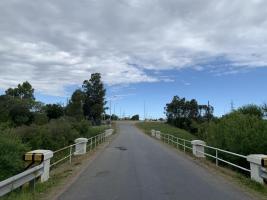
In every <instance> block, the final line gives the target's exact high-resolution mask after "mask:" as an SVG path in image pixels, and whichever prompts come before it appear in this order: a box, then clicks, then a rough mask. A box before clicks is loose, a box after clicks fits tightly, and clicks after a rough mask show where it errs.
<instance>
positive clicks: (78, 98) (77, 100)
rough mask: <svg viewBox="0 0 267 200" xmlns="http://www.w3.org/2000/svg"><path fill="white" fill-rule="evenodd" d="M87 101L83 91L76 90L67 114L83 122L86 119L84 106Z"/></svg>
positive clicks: (67, 108)
mask: <svg viewBox="0 0 267 200" xmlns="http://www.w3.org/2000/svg"><path fill="white" fill-rule="evenodd" d="M84 100H85V94H84V92H83V91H81V90H79V89H78V90H75V91H74V93H73V94H72V96H71V100H70V102H69V104H68V105H67V107H66V114H67V115H68V116H71V117H74V118H76V119H77V120H78V121H81V120H82V119H83V118H84V114H83V104H84Z"/></svg>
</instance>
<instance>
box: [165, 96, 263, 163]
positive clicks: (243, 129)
mask: <svg viewBox="0 0 267 200" xmlns="http://www.w3.org/2000/svg"><path fill="white" fill-rule="evenodd" d="M213 111H214V108H213V107H212V106H210V105H209V104H208V105H199V104H198V103H197V101H196V100H195V99H192V100H186V99H185V98H180V97H178V96H175V97H174V98H173V99H172V101H171V102H170V103H168V104H166V107H165V112H166V116H167V123H169V124H172V125H174V126H176V127H178V128H181V129H186V130H188V131H189V132H191V133H192V134H194V135H195V136H196V137H197V138H199V139H201V140H204V141H206V142H207V143H208V145H211V146H214V147H218V148H221V149H225V150H228V151H232V152H235V153H239V154H242V155H249V154H267V120H266V118H267V105H266V104H263V105H260V106H258V105H255V104H248V105H245V106H242V107H240V108H237V109H232V110H231V111H230V112H229V113H227V114H225V115H223V116H221V117H215V116H214V115H213ZM209 153H211V154H214V152H213V151H211V152H209ZM219 156H220V157H221V158H226V159H227V160H229V161H232V162H235V163H237V164H239V165H242V166H244V167H249V166H248V162H247V161H246V160H245V159H240V158H237V157H233V156H229V155H226V154H222V153H221V154H220V155H219Z"/></svg>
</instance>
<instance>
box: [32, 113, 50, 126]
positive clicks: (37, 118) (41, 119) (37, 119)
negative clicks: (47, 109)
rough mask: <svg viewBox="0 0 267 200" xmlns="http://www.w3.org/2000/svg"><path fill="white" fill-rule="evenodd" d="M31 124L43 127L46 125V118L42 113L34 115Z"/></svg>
mask: <svg viewBox="0 0 267 200" xmlns="http://www.w3.org/2000/svg"><path fill="white" fill-rule="evenodd" d="M33 123H34V124H36V125H44V124H47V123H48V117H47V115H46V114H43V113H35V114H34V120H33Z"/></svg>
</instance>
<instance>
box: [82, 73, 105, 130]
mask: <svg viewBox="0 0 267 200" xmlns="http://www.w3.org/2000/svg"><path fill="white" fill-rule="evenodd" d="M83 90H84V93H85V101H84V105H83V111H84V115H85V117H86V118H87V119H89V120H92V123H94V124H97V125H99V124H100V123H101V116H102V114H103V113H104V109H105V108H104V106H105V104H106V102H105V95H106V90H105V88H104V84H103V83H102V81H101V74H100V73H94V74H91V78H90V80H85V81H84V82H83Z"/></svg>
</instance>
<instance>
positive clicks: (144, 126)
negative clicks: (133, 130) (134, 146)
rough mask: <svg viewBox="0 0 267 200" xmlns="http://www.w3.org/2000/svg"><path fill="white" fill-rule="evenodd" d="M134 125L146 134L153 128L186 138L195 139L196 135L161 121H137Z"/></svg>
mask: <svg viewBox="0 0 267 200" xmlns="http://www.w3.org/2000/svg"><path fill="white" fill-rule="evenodd" d="M136 126H137V127H138V128H140V129H141V130H143V131H144V132H145V133H146V134H150V133H151V130H152V129H154V130H157V131H161V133H167V134H171V135H174V136H176V137H179V138H183V139H186V140H194V139H197V138H196V136H194V135H192V134H191V133H189V132H188V131H185V130H183V129H179V128H176V127H174V126H171V125H169V124H166V123H162V122H139V123H137V124H136Z"/></svg>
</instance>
